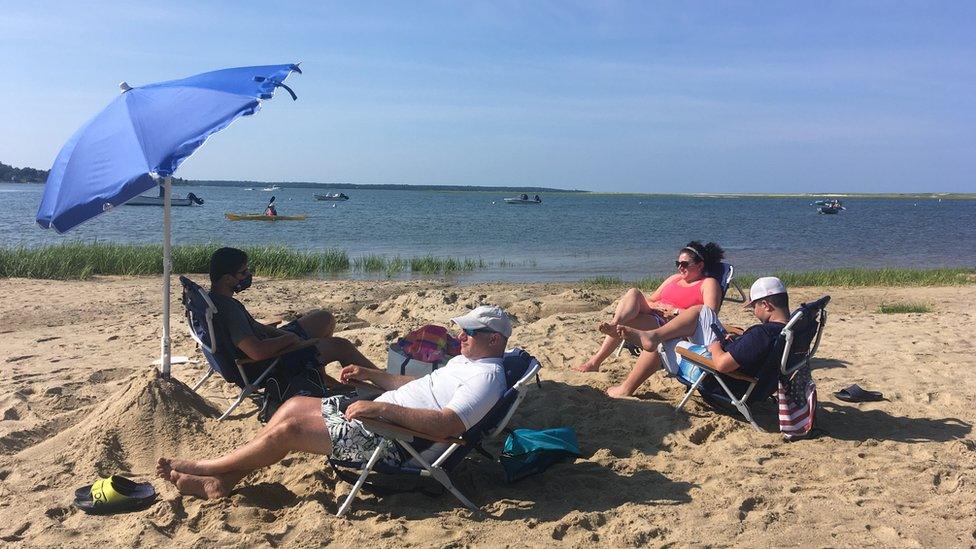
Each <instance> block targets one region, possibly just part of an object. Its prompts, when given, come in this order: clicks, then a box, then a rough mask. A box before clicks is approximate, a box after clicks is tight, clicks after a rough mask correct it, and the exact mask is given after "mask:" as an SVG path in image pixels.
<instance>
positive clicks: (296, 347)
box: [237, 339, 319, 366]
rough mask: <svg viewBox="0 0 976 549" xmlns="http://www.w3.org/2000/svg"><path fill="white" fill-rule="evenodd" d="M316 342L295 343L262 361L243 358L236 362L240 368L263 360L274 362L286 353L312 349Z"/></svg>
mask: <svg viewBox="0 0 976 549" xmlns="http://www.w3.org/2000/svg"><path fill="white" fill-rule="evenodd" d="M318 342H319V340H318V339H306V340H304V341H299V342H298V343H296V344H294V345H289V346H287V347H285V348H284V349H282V350H280V351H278V353H277V354H275V355H274V356H271V357H268V358H266V359H264V360H254V359H253V358H244V359H241V360H238V361H237V363H238V364H240V365H241V366H247V365H248V364H254V363H255V362H264V361H265V360H274V359H276V358H278V357H280V356H283V355H287V354H288V353H292V352H295V351H299V350H301V349H304V348H306V347H312V346H314V345H316V344H317V343H318Z"/></svg>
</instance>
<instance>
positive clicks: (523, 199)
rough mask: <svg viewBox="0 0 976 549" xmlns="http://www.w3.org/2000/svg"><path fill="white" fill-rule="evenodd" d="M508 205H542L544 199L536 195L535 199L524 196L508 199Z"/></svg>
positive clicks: (506, 200) (506, 201)
mask: <svg viewBox="0 0 976 549" xmlns="http://www.w3.org/2000/svg"><path fill="white" fill-rule="evenodd" d="M505 203H506V204H542V197H540V196H539V195H535V197H534V198H529V195H527V194H523V195H522V196H518V197H514V198H506V199H505Z"/></svg>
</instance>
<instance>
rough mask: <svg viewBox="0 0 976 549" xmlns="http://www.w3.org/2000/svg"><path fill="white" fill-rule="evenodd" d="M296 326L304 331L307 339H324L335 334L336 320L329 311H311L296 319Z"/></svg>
mask: <svg viewBox="0 0 976 549" xmlns="http://www.w3.org/2000/svg"><path fill="white" fill-rule="evenodd" d="M298 325H299V326H301V327H302V329H303V330H305V333H306V334H308V337H311V338H326V337H332V334H334V333H335V328H336V319H335V316H333V314H332V313H330V312H329V311H324V310H318V311H312V312H310V313H308V314H307V315H305V316H302V317H300V318H299V319H298Z"/></svg>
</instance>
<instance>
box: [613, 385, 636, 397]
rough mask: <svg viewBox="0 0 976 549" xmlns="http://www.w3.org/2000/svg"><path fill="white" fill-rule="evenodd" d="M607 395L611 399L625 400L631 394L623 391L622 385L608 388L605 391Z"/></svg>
mask: <svg viewBox="0 0 976 549" xmlns="http://www.w3.org/2000/svg"><path fill="white" fill-rule="evenodd" d="M607 394H608V395H610V396H612V397H613V398H626V397H629V396H631V394H630V393H628V392H627V391H626V390H625V389H624V387H623V385H614V386H613V387H610V388H609V389H607Z"/></svg>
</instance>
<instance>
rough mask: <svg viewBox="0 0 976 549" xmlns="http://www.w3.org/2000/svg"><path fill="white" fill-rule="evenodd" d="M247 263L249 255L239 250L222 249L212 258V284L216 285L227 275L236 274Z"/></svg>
mask: <svg viewBox="0 0 976 549" xmlns="http://www.w3.org/2000/svg"><path fill="white" fill-rule="evenodd" d="M245 263H247V253H245V252H244V250H238V249H237V248H220V249H219V250H217V251H216V252H214V253H213V255H211V256H210V283H211V284H216V283H217V281H218V280H220V277H222V276H224V275H225V274H234V273H236V272H237V271H238V270H240V268H241V267H242V266H243V265H244V264H245Z"/></svg>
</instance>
